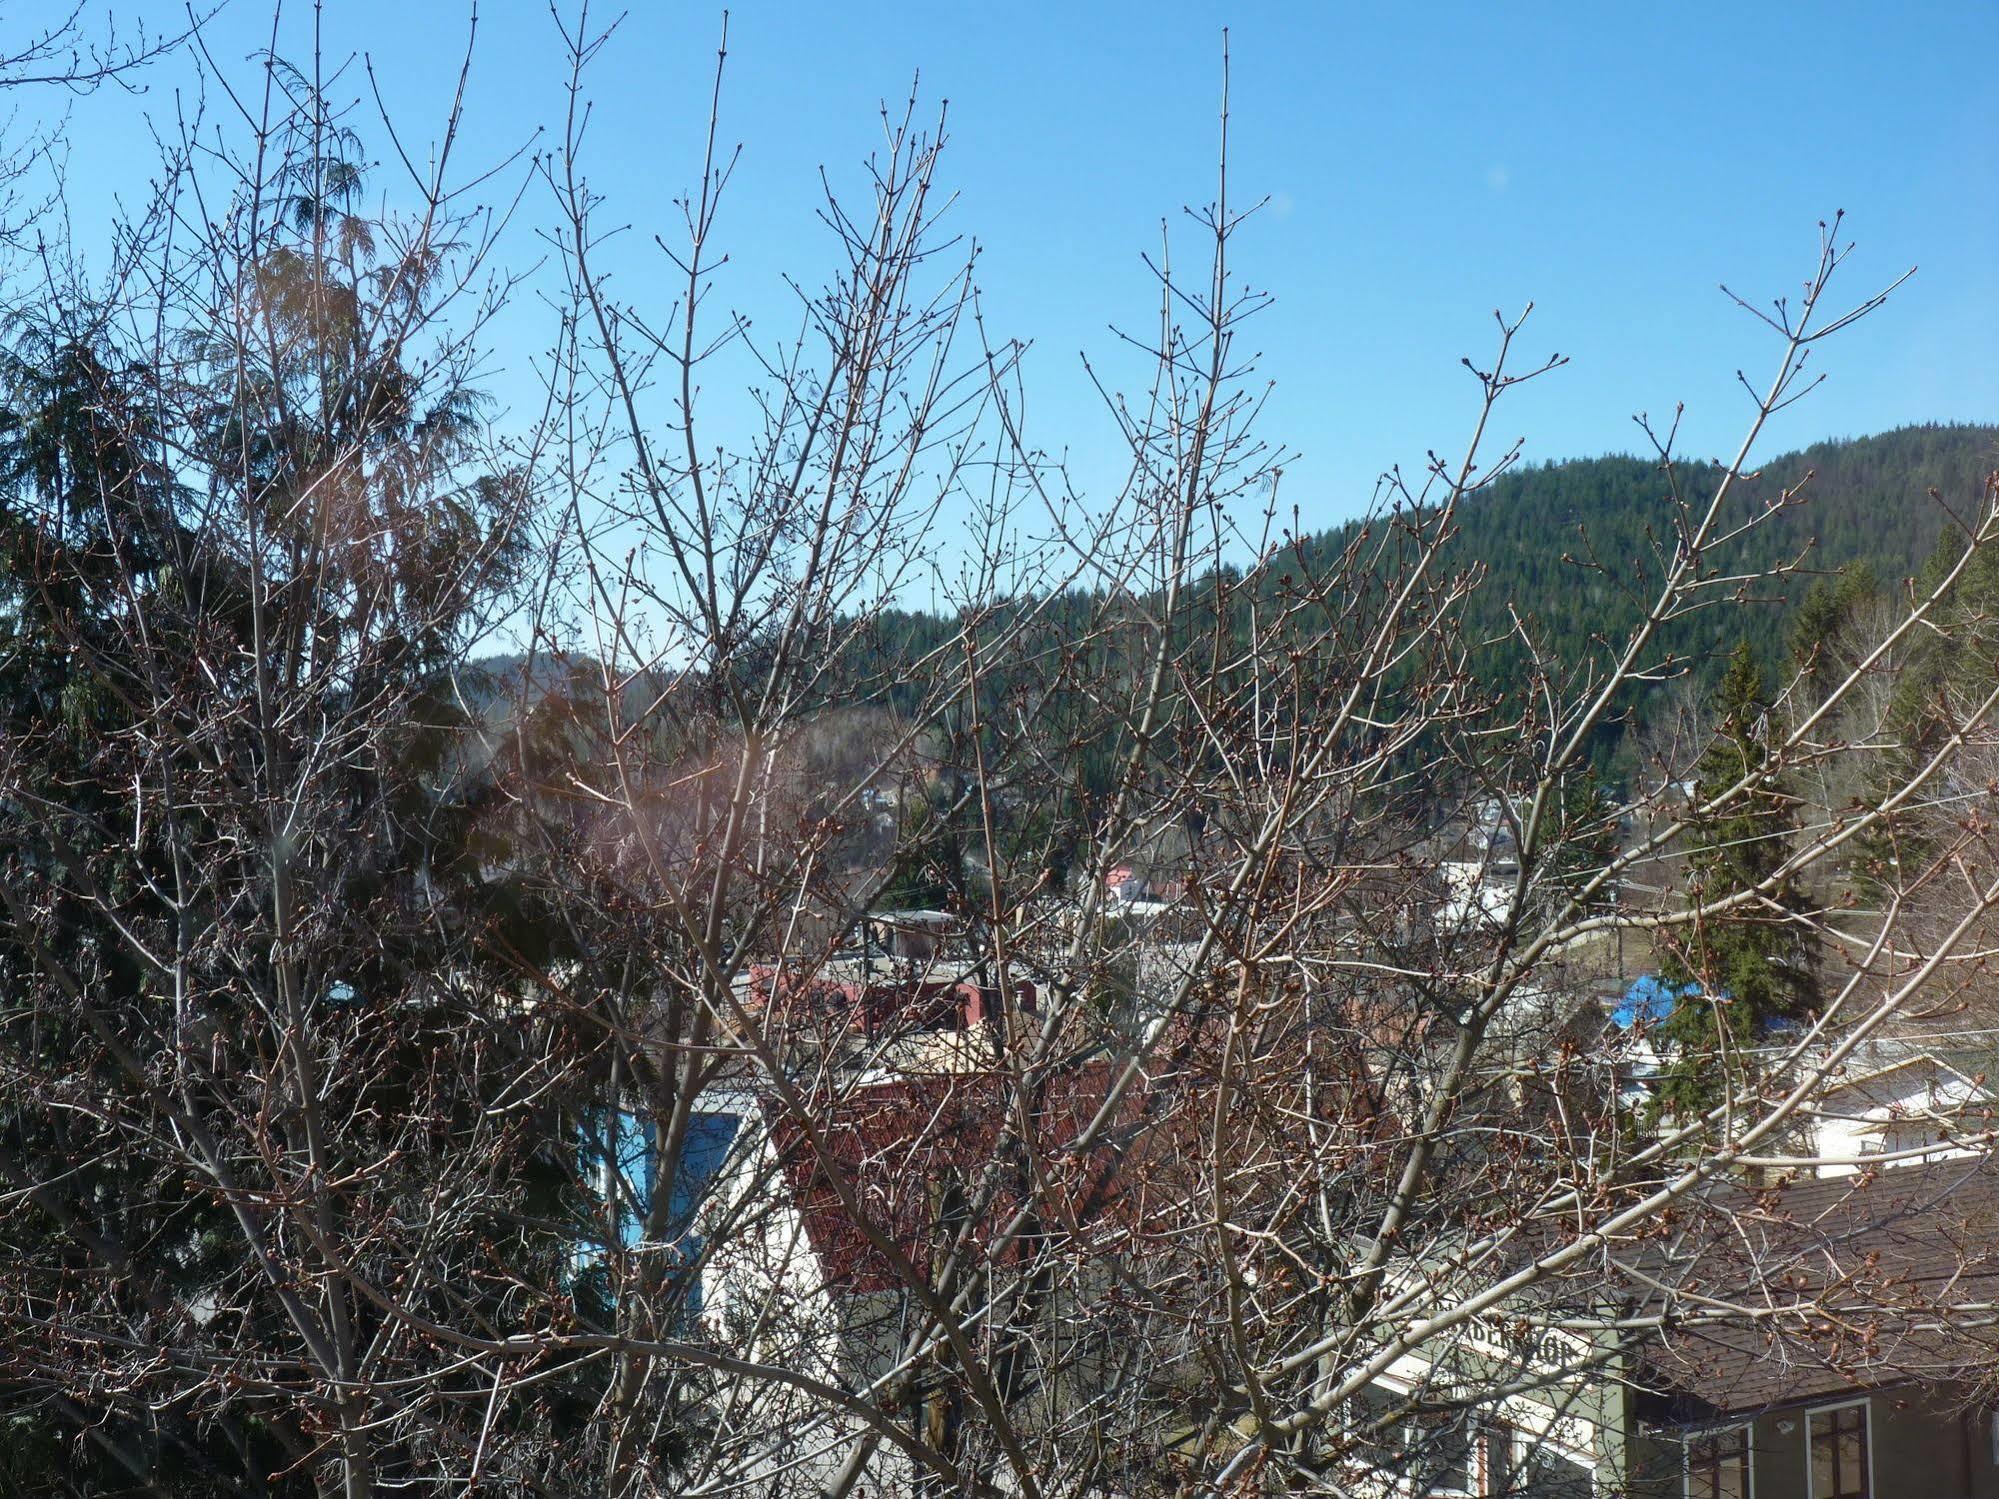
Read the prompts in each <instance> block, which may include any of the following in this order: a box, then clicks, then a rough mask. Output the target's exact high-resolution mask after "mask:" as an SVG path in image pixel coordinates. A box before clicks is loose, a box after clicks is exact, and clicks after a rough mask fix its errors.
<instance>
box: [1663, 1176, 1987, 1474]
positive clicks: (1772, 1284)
mask: <svg viewBox="0 0 1999 1499" xmlns="http://www.w3.org/2000/svg"><path fill="white" fill-rule="evenodd" d="M1692 1218H1693V1221H1692V1222H1691V1223H1690V1225H1689V1228H1688V1230H1687V1232H1686V1233H1685V1234H1684V1235H1682V1236H1681V1237H1680V1238H1679V1239H1678V1240H1677V1241H1676V1242H1675V1244H1674V1245H1673V1246H1672V1249H1673V1251H1674V1254H1673V1263H1675V1264H1676V1265H1677V1266H1678V1267H1679V1268H1678V1269H1677V1271H1676V1289H1677V1291H1678V1293H1679V1296H1678V1299H1679V1302H1680V1305H1681V1308H1682V1315H1681V1316H1680V1317H1679V1318H1678V1319H1677V1322H1676V1325H1674V1326H1673V1327H1671V1329H1670V1330H1669V1331H1668V1332H1667V1333H1666V1335H1665V1336H1663V1337H1662V1338H1660V1339H1658V1340H1656V1341H1654V1342H1653V1343H1651V1344H1649V1345H1648V1346H1646V1347H1645V1348H1643V1349H1642V1350H1640V1351H1639V1352H1638V1355H1637V1357H1636V1359H1635V1360H1634V1366H1633V1367H1634V1374H1633V1388H1634V1398H1633V1402H1632V1410H1633V1415H1634V1429H1633V1431H1632V1433H1631V1444H1630V1449H1629V1450H1630V1452H1631V1467H1630V1471H1629V1472H1628V1473H1627V1474H1626V1475H1625V1489H1624V1491H1625V1492H1627V1493H1629V1494H1631V1495H1632V1496H1633V1499H1646V1496H1655V1495H1656V1496H1660V1499H1665V1496H1669V1495H1670V1496H1673V1499H1681V1496H1684V1499H1723V1496H1729V1499H1736V1496H1743V1499H1749V1496H1753V1499H1897V1496H1901V1495H1917V1496H1921V1499H1990V1496H1999V1425H1995V1414H1994V1411H1993V1408H1992V1399H1993V1389H1994V1386H1993V1378H1994V1374H1995V1372H1999V1328H1996V1327H1995V1324H1999V1315H1996V1314H1995V1304H1999V1163H1995V1161H1994V1160H1993V1159H1992V1157H1990V1156H1958V1157H1952V1158H1948V1159H1942V1160H1933V1161H1929V1162H1925V1163H1922V1164H1918V1165H1911V1166H1904V1167H1900V1168H1897V1169H1885V1170H1879V1171H1872V1172H1862V1173H1858V1174H1848V1175H1841V1176H1837V1177H1823V1178H1816V1179H1814V1178H1799V1179H1796V1180H1793V1181H1790V1182H1788V1183H1784V1184H1782V1185H1778V1186H1774V1187H1770V1188H1765V1189H1760V1190H1750V1189H1745V1188H1739V1187H1728V1188H1722V1189H1719V1190H1717V1191H1715V1192H1712V1193H1709V1194H1707V1195H1706V1196H1705V1197H1704V1198H1703V1199H1702V1201H1701V1203H1700V1205H1699V1207H1698V1209H1697V1210H1696V1212H1695V1213H1694V1214H1693V1215H1692ZM1723 1309H1727V1312H1728V1315H1726V1316H1722V1315H1720V1313H1721V1312H1722V1311H1723ZM1704 1313H1705V1314H1706V1315H1704Z"/></svg>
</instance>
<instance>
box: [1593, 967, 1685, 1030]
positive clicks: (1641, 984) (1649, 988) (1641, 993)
mask: <svg viewBox="0 0 1999 1499" xmlns="http://www.w3.org/2000/svg"><path fill="white" fill-rule="evenodd" d="M1700 992H1701V986H1700V984H1699V983H1697V982H1696V983H1687V984H1682V985H1680V986H1679V987H1678V988H1675V987H1674V986H1673V985H1671V984H1669V983H1667V982H1666V981H1665V980H1664V979H1662V978H1660V977H1659V975H1658V974H1656V973H1648V974H1646V975H1645V976H1644V977H1643V978H1640V979H1636V980H1634V981H1633V982H1632V985H1631V987H1630V988H1629V989H1626V990H1625V991H1624V998H1622V999H1620V1000H1619V1001H1618V1002H1617V1007H1616V1008H1615V1009H1613V1010H1612V1011H1611V1012H1610V1023H1611V1024H1612V1025H1614V1026H1616V1027H1617V1028H1618V1029H1619V1030H1621V1031H1628V1030H1630V1029H1631V1028H1632V1027H1633V1026H1635V1025H1646V1026H1652V1025H1657V1024H1658V1023H1659V1022H1660V1021H1662V1020H1664V1019H1665V1018H1666V1017H1667V1016H1669V1015H1671V1014H1672V1013H1673V1011H1674V1009H1675V1008H1676V1007H1677V1006H1678V1005H1679V1003H1680V1001H1681V1000H1683V999H1694V998H1696V997H1698V996H1699V994H1700Z"/></svg>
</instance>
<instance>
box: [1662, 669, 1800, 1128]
mask: <svg viewBox="0 0 1999 1499" xmlns="http://www.w3.org/2000/svg"><path fill="white" fill-rule="evenodd" d="M1714 704H1715V716H1716V724H1715V732H1714V738H1713V740H1712V741H1711V742H1710V744H1709V745H1708V748H1707V751H1706V753H1704V754H1703V755H1702V757H1701V761H1700V765H1699V768H1698V772H1697V776H1696V780H1695V786H1694V797H1695V806H1696V807H1705V806H1708V805H1709V804H1710V803H1713V802H1715V801H1716V800H1717V799H1718V798H1722V797H1724V796H1725V795H1726V793H1728V792H1729V791H1730V789H1731V788H1733V787H1735V786H1737V785H1738V784H1740V783H1741V782H1743V780H1744V779H1745V778H1753V779H1751V781H1750V785H1749V786H1748V788H1747V789H1746V790H1745V791H1743V792H1741V793H1739V794H1737V795H1734V796H1729V797H1727V800H1726V802H1725V804H1724V805H1723V806H1721V807H1720V808H1719V809H1718V810H1716V811H1715V812H1713V813H1710V814H1707V815H1703V816H1699V817H1697V819H1696V821H1695V824H1694V841H1695V852H1694V854H1693V857H1692V860H1691V866H1692V868H1691V879H1690V888H1689V890H1688V898H1689V901H1690V902H1699V903H1706V904H1712V903H1714V902H1717V901H1721V900H1724V899H1726V898H1727V897H1729V896H1731V895H1734V894H1737V893H1739V892H1741V891H1745V890H1751V889H1756V888H1758V887H1760V886H1763V885H1764V884H1765V883H1766V882H1767V881H1769V880H1770V879H1771V878H1772V876H1773V875H1775V874H1776V872H1777V871H1778V869H1779V868H1780V867H1781V866H1782V865H1783V863H1784V861H1785V859H1786V858H1787V857H1788V855H1789V853H1790V835H1791V834H1792V833H1793V832H1794V831H1795V829H1796V826H1797V818H1796V815H1795V812H1794V808H1793V803H1792V801H1791V799H1790V798H1789V797H1787V796H1786V795H1785V794H1784V791H1783V789H1782V787H1781V786H1780V785H1779V784H1777V783H1776V781H1775V780H1774V779H1773V778H1771V777H1769V776H1768V775H1767V774H1766V767H1767V766H1768V764H1769V759H1770V751H1769V745H1768V742H1767V736H1766V723H1767V714H1768V711H1769V704H1768V702H1767V700H1766V698H1765V689H1764V682H1763V672H1762V668H1761V667H1759V666H1758V665H1757V662H1756V655H1755V652H1754V650H1753V649H1752V647H1751V646H1750V645H1749V643H1748V642H1746V641H1745V642H1743V643H1742V644H1740V645H1738V646H1737V647H1736V648H1735V650H1734V652H1733V653H1732V654H1731V655H1730V657H1729V661H1728V668H1727V670H1726V672H1725V673H1724V674H1723V676H1722V680H1721V685H1720V687H1719V688H1718V689H1717V691H1716V693H1715V699H1714ZM1803 909H1804V905H1803V901H1802V899H1801V898H1800V896H1799V893H1798V891H1797V890H1796V889H1795V888H1794V887H1793V886H1792V884H1791V883H1790V881H1789V880H1780V881H1778V883H1777V884H1776V886H1775V887H1774V889H1771V890H1768V891H1766V892H1765V894H1764V895H1763V896H1762V897H1761V898H1760V899H1755V900H1751V901H1747V902H1744V903H1742V904H1740V905H1737V906H1733V907H1731V908H1729V910H1727V911H1726V912H1725V913H1723V914H1721V915H1718V916H1716V917H1713V918H1709V919H1707V920H1704V921H1700V922H1697V923H1695V924H1694V925H1693V926H1692V927H1691V928H1690V929H1689V930H1688V931H1687V932H1686V934H1685V936H1684V937H1683V938H1682V939H1681V941H1680V942H1679V944H1678V946H1677V947H1676V948H1675V950H1674V951H1673V952H1672V953H1671V954H1670V955H1669V956H1668V958H1667V960H1666V962H1665V964H1664V965H1663V974H1662V976H1663V977H1664V978H1665V980H1666V981H1667V982H1668V983H1669V984H1670V985H1672V986H1673V987H1674V988H1675V989H1676V990H1679V991H1680V994H1681V998H1680V1002H1679V1004H1678V1006H1677V1007H1676V1008H1675V1010H1674V1012H1673V1014H1672V1016H1671V1017H1670V1018H1669V1019H1668V1020H1667V1021H1666V1023H1665V1025H1664V1026H1663V1027H1662V1028H1661V1031H1662V1034H1663V1036H1664V1037H1665V1038H1666V1039H1667V1040H1668V1041H1670V1042H1672V1043H1673V1044H1674V1046H1675V1048H1676V1052H1677V1055H1676V1056H1675V1058H1674V1060H1673V1062H1672V1065H1671V1066H1670V1068H1669V1069H1668V1071H1667V1074H1666V1076H1665V1079H1664V1081H1663V1083H1662V1086H1661V1088H1660V1092H1659V1095H1658V1105H1659V1107H1660V1108H1661V1109H1662V1110H1664V1111H1668V1112H1671V1113H1674V1114H1677V1115H1681V1116H1685V1115H1688V1114H1691V1113H1696V1112H1699V1111H1701V1110H1704V1109H1706V1108H1708V1107H1709V1106H1711V1105H1712V1104H1713V1103H1715V1102H1716V1101H1718V1099H1719V1097H1720V1095H1721V1091H1722V1080H1723V1078H1724V1076H1725V1075H1726V1074H1725V1073H1724V1070H1723V1069H1724V1067H1726V1066H1727V1065H1728V1059H1729V1058H1730V1057H1737V1056H1739V1055H1740V1054H1741V1053H1743V1051H1744V1050H1745V1049H1746V1048H1750V1047H1754V1046H1755V1045H1757V1044H1758V1042H1759V1041H1760V1040H1761V1039H1762V1037H1763V1036H1764V1034H1765V1033H1766V1032H1767V1031H1768V1029H1769V1028H1770V1026H1771V1023H1772V1022H1774V1021H1780V1020H1788V1019H1798V1018H1800V1017H1802V1016H1804V1015H1806V1014H1808V1013H1809V1012H1810V1011H1811V1009H1812V1007H1813V1002H1814V996H1815V985H1814V981H1813V976H1812V964H1811V949H1810V945H1809V942H1808V940H1807V937H1806V929H1805V927H1804V925H1803V924H1802V920H1801V913H1802V911H1803Z"/></svg>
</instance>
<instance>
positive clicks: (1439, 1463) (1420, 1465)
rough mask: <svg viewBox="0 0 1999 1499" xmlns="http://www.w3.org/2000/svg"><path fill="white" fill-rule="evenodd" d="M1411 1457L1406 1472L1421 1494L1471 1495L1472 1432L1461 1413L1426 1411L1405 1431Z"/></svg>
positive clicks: (1407, 1426)
mask: <svg viewBox="0 0 1999 1499" xmlns="http://www.w3.org/2000/svg"><path fill="white" fill-rule="evenodd" d="M1402 1440H1403V1448H1404V1450H1405V1451H1406V1452H1407V1453H1408V1454H1409V1457H1408V1466H1407V1467H1406V1468H1405V1469H1404V1470H1403V1471H1404V1472H1405V1473H1406V1474H1407V1475H1408V1477H1409V1479H1410V1480H1411V1487H1412V1488H1413V1489H1414V1490H1415V1492H1417V1493H1419V1494H1433V1495H1444V1494H1471V1493H1473V1492H1475V1490H1474V1489H1473V1488H1472V1432H1471V1423H1470V1419H1469V1417H1468V1416H1467V1415H1466V1414H1465V1413H1464V1412H1462V1411H1460V1412H1456V1413H1446V1412H1442V1411H1437V1412H1425V1413H1423V1414H1422V1415H1419V1416H1417V1417H1416V1418H1415V1419H1414V1420H1412V1421H1410V1422H1408V1423H1406V1424H1405V1425H1404V1426H1403V1428H1402Z"/></svg>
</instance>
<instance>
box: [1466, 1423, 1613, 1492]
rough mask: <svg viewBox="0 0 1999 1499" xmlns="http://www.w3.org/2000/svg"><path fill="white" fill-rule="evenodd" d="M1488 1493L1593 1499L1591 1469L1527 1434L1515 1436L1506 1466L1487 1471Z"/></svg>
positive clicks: (1520, 1432) (1514, 1434)
mask: <svg viewBox="0 0 1999 1499" xmlns="http://www.w3.org/2000/svg"><path fill="white" fill-rule="evenodd" d="M1487 1471H1488V1477H1487V1480H1486V1482H1487V1485H1488V1488H1487V1492H1489V1493H1491V1494H1494V1495H1504V1496H1505V1499H1590V1494H1591V1493H1592V1492H1593V1485H1592V1483H1591V1480H1590V1467H1589V1465H1588V1464H1587V1463H1582V1462H1578V1461H1577V1460H1576V1459H1575V1458H1573V1457H1570V1456H1569V1455H1568V1454H1567V1453H1565V1452H1560V1451H1558V1450H1556V1449H1555V1448H1553V1447H1551V1446H1549V1445H1548V1443H1546V1442H1545V1441H1543V1440H1541V1439H1540V1438H1538V1437H1535V1436H1533V1435H1530V1434H1529V1433H1527V1432H1524V1431H1516V1432H1514V1433H1512V1444H1511V1450H1510V1453H1509V1455H1508V1458H1507V1464H1506V1466H1505V1467H1504V1468H1503V1469H1502V1468H1498V1467H1491V1468H1488V1470H1487Z"/></svg>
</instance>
